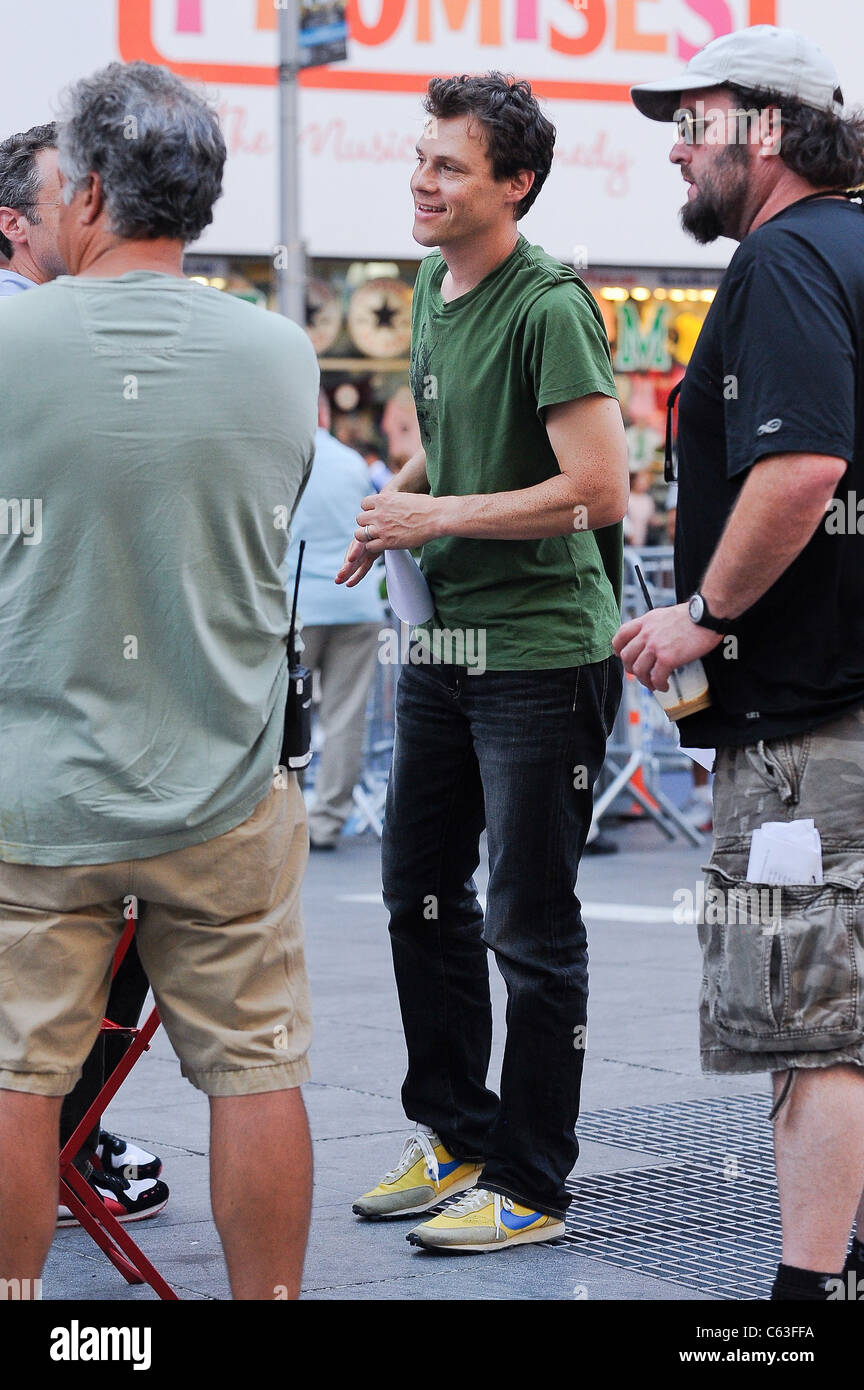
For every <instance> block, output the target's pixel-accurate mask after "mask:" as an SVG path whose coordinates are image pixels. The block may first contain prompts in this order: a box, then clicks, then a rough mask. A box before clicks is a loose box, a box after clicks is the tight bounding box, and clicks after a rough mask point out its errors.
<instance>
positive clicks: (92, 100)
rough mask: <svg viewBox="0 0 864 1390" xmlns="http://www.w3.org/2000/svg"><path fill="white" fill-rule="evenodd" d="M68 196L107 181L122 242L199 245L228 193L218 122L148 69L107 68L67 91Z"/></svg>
mask: <svg viewBox="0 0 864 1390" xmlns="http://www.w3.org/2000/svg"><path fill="white" fill-rule="evenodd" d="M59 149H60V154H59V165H60V172H61V173H62V175H63V178H64V180H65V184H64V188H63V197H64V199H65V201H66V202H67V203H70V202H71V201H72V199H73V197H74V196H75V194H76V193H78V192H80V190H81V189H82V188H84V187H86V184H87V180H88V178H89V177H90V175H91V174H94V173H95V174H98V175H99V177H100V179H101V180H102V192H103V196H104V198H105V206H106V209H107V212H108V219H109V224H110V227H111V230H112V231H113V232H114V233H115V234H116V235H117V236H120V237H124V238H131V237H135V238H139V239H141V240H145V241H147V240H152V239H153V238H155V237H172V238H179V239H180V240H182V241H183V242H184V243H185V242H189V241H194V240H195V238H196V237H198V236H200V235H201V232H202V231H203V230H204V228H205V227H207V226H208V225H209V224H210V222H212V220H213V205H214V203H215V202H216V199H217V198H218V197H219V196H220V195H221V193H222V170H223V168H224V165H225V155H226V151H225V141H224V139H223V138H222V131H221V129H220V126H219V118H218V116H217V115H216V112H215V111H214V110H213V108H212V107H211V106H209V105H208V103H207V102H206V101H205V100H204V99H203V98H202V97H200V96H198V95H197V93H195V92H194V91H193V90H192V89H191V87H188V86H187V85H186V83H185V82H182V81H181V80H180V78H179V77H175V75H174V74H173V73H171V72H168V70H167V69H166V68H161V67H156V66H155V65H154V64H152V63H128V64H126V63H109V65H108V67H106V68H102V69H101V70H100V71H99V72H95V73H94V74H93V76H92V77H85V78H82V79H81V81H80V82H75V83H73V85H72V86H71V87H69V88H68V89H67V91H66V92H65V93H64V99H63V109H62V111H61V124H60V141H59Z"/></svg>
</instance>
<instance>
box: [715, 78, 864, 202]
mask: <svg viewBox="0 0 864 1390" xmlns="http://www.w3.org/2000/svg"><path fill="white" fill-rule="evenodd" d="M726 90H727V91H729V92H731V94H732V96H733V97H734V99H735V101H736V102H737V103H738V105H739V107H743V108H744V109H746V110H757V111H764V110H765V109H766V108H767V107H769V106H776V107H778V108H779V110H780V158H781V159H782V160H783V163H784V164H785V165H786V166H787V168H789V169H791V170H792V172H793V173H794V174H798V175H800V177H801V178H802V179H806V180H807V182H808V183H812V184H814V185H815V186H816V187H819V188H823V187H827V188H844V189H850V188H859V187H860V186H861V184H864V111H850V112H848V113H845V114H841V113H839V112H836V113H835V112H834V111H822V110H817V108H816V107H814V106H805V105H804V104H803V102H800V101H794V100H793V99H792V98H791V97H787V96H783V95H781V94H780V93H779V92H772V91H762V90H759V88H755V87H737V86H734V85H732V84H730V85H729V86H728V87H727V88H726Z"/></svg>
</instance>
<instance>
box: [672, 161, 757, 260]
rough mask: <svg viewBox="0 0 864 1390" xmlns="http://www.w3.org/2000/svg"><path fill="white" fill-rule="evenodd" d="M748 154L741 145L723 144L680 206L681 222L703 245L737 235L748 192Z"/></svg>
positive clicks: (686, 230)
mask: <svg viewBox="0 0 864 1390" xmlns="http://www.w3.org/2000/svg"><path fill="white" fill-rule="evenodd" d="M748 164H749V161H748V158H747V150H746V149H745V148H744V146H743V145H726V146H725V147H724V149H723V151H722V153H721V154H720V155H719V156H718V158H717V162H716V164H715V165H714V168H713V169H712V170H711V172H710V173H708V172H707V171H706V172H705V173H704V174H703V175H702V176H701V177H700V178H699V180H698V183H699V192H698V193H697V195H696V197H695V198H691V199H688V201H687V202H686V203H685V204H684V207H683V208H682V209H681V225H682V226H683V228H684V230H685V232H689V233H690V235H691V236H692V237H694V238H695V240H696V241H698V242H699V243H700V244H701V245H702V246H706V245H707V244H708V242H710V241H716V240H717V238H718V236H733V237H734V236H739V235H740V233H741V231H742V230H743V229H742V222H743V217H744V209H745V206H746V203H747V193H748V184H749V179H748Z"/></svg>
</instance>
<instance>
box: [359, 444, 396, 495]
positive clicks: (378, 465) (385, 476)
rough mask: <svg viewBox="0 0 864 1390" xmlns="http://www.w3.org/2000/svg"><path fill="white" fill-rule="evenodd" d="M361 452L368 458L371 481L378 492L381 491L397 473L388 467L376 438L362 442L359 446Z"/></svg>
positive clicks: (367, 464) (367, 463)
mask: <svg viewBox="0 0 864 1390" xmlns="http://www.w3.org/2000/svg"><path fill="white" fill-rule="evenodd" d="M359 452H360V453H361V454H362V455H363V458H364V459H365V460H366V466H367V468H368V469H369V481H370V483H371V484H372V486H373V488H374V489H375V491H376V492H380V491H381V489H382V488H384V487H386V486H387V484H388V483H389V482H390V481H391V480H392V479H393V478H395V477H396V474H395V473H394V472H392V470H391V469H389V468H388V467H387V464H386V463H385V462H384V460H383V458H382V457H381V450H380V449H379V448H378V445H377V444H376V443H375V441H374V439H370V440H367V442H366V443H364V444H361V445H360V446H359Z"/></svg>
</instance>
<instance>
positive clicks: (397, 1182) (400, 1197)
mask: <svg viewBox="0 0 864 1390" xmlns="http://www.w3.org/2000/svg"><path fill="white" fill-rule="evenodd" d="M482 1171H483V1165H482V1163H462V1162H461V1161H460V1160H459V1159H458V1158H454V1157H453V1155H452V1154H449V1153H448V1152H447V1150H446V1149H445V1147H444V1145H443V1144H442V1143H441V1140H440V1139H439V1138H438V1135H437V1134H435V1133H434V1132H433V1131H432V1130H424V1129H420V1128H419V1127H418V1129H417V1130H415V1132H414V1133H413V1134H411V1135H409V1136H408V1138H407V1139H406V1140H405V1144H404V1146H403V1148H402V1155H401V1157H400V1159H399V1162H398V1163H397V1164H396V1167H395V1168H392V1169H391V1170H390V1172H389V1173H385V1174H384V1177H383V1178H382V1179H381V1181H380V1182H379V1184H378V1186H377V1187H373V1188H372V1191H371V1192H364V1194H363V1196H362V1197H358V1199H357V1201H356V1202H355V1203H354V1205H353V1207H352V1208H351V1210H352V1211H353V1212H355V1213H356V1215H357V1216H379V1217H380V1216H410V1215H411V1214H412V1213H413V1212H420V1211H428V1210H429V1208H430V1207H436V1206H437V1205H438V1203H439V1202H443V1201H444V1198H445V1197H452V1196H453V1194H454V1193H455V1192H464V1191H466V1190H467V1189H468V1188H469V1187H474V1185H475V1184H476V1182H477V1179H478V1178H479V1176H480V1174H481V1173H482Z"/></svg>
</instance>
